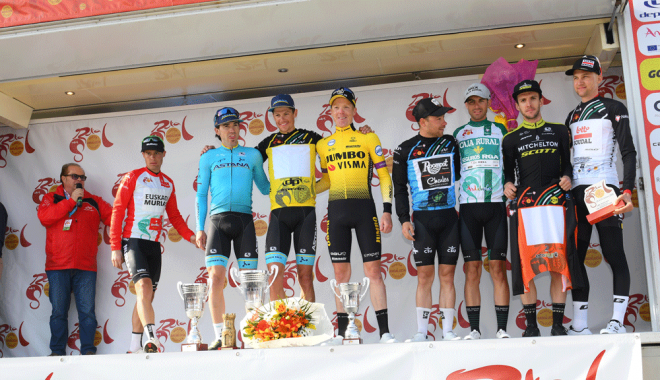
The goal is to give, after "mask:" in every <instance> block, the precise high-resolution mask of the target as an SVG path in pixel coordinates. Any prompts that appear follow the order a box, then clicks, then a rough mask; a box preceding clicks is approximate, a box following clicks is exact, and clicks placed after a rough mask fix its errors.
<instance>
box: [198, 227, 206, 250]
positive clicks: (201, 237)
mask: <svg viewBox="0 0 660 380" xmlns="http://www.w3.org/2000/svg"><path fill="white" fill-rule="evenodd" d="M196 240H197V248H199V249H201V250H202V251H206V232H204V231H197V238H196Z"/></svg>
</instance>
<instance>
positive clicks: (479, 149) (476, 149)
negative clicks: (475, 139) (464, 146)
mask: <svg viewBox="0 0 660 380" xmlns="http://www.w3.org/2000/svg"><path fill="white" fill-rule="evenodd" d="M482 150H484V148H482V147H480V146H479V145H477V146H476V147H475V148H474V151H475V152H477V154H479V153H481V151H482Z"/></svg>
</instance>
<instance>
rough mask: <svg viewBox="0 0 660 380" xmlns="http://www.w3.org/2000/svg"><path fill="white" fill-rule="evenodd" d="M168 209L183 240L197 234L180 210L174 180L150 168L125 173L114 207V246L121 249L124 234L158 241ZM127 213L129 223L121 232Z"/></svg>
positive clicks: (111, 235) (112, 236) (171, 219)
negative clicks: (188, 224)
mask: <svg viewBox="0 0 660 380" xmlns="http://www.w3.org/2000/svg"><path fill="white" fill-rule="evenodd" d="M166 211H167V216H168V217H169V219H170V221H171V222H172V225H173V226H174V228H176V230H177V231H178V232H179V234H181V236H182V237H183V238H184V239H186V240H190V237H191V236H193V235H194V234H193V232H192V231H191V230H190V229H189V228H188V226H187V225H186V222H185V221H184V220H183V218H182V217H181V213H179V209H178V207H177V204H176V192H175V189H174V182H173V181H172V179H171V178H170V177H168V176H166V175H165V174H163V173H162V172H160V173H158V174H155V173H152V172H151V171H150V170H149V169H147V168H142V169H137V170H133V171H131V172H129V173H126V175H125V176H124V178H122V180H121V184H120V185H119V189H118V190H117V197H116V198H115V203H114V205H113V207H112V222H111V224H110V247H111V249H112V250H113V251H114V250H119V249H121V238H122V237H123V238H126V239H128V238H138V239H145V240H151V241H158V239H159V238H160V236H161V233H162V229H163V213H164V212H166ZM124 216H126V224H125V225H124V232H123V234H122V222H123V221H124Z"/></svg>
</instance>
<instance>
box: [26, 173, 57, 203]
mask: <svg viewBox="0 0 660 380" xmlns="http://www.w3.org/2000/svg"><path fill="white" fill-rule="evenodd" d="M37 181H38V182H39V183H38V184H37V186H36V187H35V188H34V191H33V192H32V201H33V202H34V203H36V204H37V205H38V204H39V203H41V200H42V199H43V197H44V195H46V194H48V193H52V192H54V191H55V190H56V189H57V185H59V184H60V183H61V182H60V181H59V180H58V179H57V178H41V179H39V180H37Z"/></svg>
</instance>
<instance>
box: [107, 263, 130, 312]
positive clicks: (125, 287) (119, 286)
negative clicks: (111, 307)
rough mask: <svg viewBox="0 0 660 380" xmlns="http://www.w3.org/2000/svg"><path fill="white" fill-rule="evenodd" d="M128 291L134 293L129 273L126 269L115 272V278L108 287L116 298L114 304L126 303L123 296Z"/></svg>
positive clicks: (121, 305) (118, 305) (120, 305)
mask: <svg viewBox="0 0 660 380" xmlns="http://www.w3.org/2000/svg"><path fill="white" fill-rule="evenodd" d="M128 292H131V293H133V294H136V292H135V284H134V283H133V281H132V280H131V275H130V274H129V273H128V271H127V270H124V271H120V272H119V273H117V279H116V280H115V282H114V283H113V284H112V287H111V288H110V294H112V296H113V297H115V298H116V300H115V306H117V307H124V305H126V299H125V298H124V296H126V295H127V294H128Z"/></svg>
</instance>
